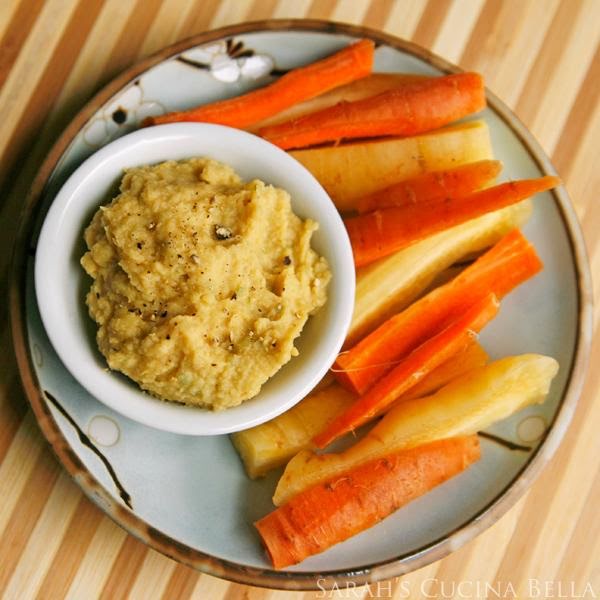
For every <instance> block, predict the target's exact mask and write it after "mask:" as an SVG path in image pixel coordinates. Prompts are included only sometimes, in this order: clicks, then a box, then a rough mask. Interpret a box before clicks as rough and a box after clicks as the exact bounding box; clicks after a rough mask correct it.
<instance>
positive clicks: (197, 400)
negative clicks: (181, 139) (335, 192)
mask: <svg viewBox="0 0 600 600" xmlns="http://www.w3.org/2000/svg"><path fill="white" fill-rule="evenodd" d="M317 227H318V225H317V223H315V222H314V221H311V220H310V219H307V220H304V221H303V220H302V219H300V218H299V217H297V216H296V215H295V214H294V213H293V212H292V209H291V205H290V197H289V194H288V193H287V192H285V191H284V190H281V189H278V188H275V187H273V186H270V185H267V184H265V183H263V182H262V181H258V180H255V181H251V182H243V181H241V179H240V178H239V176H238V175H237V174H236V173H235V172H234V171H233V169H232V168H231V167H229V166H227V165H225V164H221V163H218V162H215V161H213V160H209V159H202V158H194V159H189V160H182V161H178V162H174V161H168V162H164V163H161V164H158V165H154V166H145V167H139V168H134V169H129V170H127V171H126V172H125V175H124V177H123V179H122V181H121V186H120V193H119V194H118V196H116V198H114V200H113V201H112V202H111V203H110V204H109V205H108V206H103V207H101V208H100V209H99V210H98V212H97V213H96V214H95V215H94V217H93V219H92V222H91V224H90V225H89V227H88V228H87V229H86V231H85V241H86V243H87V246H88V249H89V250H88V252H86V254H85V255H84V256H83V258H82V259H81V264H82V265H83V268H84V269H85V270H86V271H87V273H88V274H89V275H91V276H92V278H93V279H94V281H93V284H92V286H91V289H90V291H89V293H88V294H87V305H88V308H89V312H90V315H91V317H92V318H93V319H94V320H95V321H96V322H97V324H98V332H97V342H98V346H99V348H100V351H101V352H102V354H103V355H104V356H105V357H106V360H107V361H108V365H109V366H110V368H111V369H115V370H118V371H121V372H122V373H124V374H125V375H127V376H128V377H130V378H131V379H133V380H134V381H136V382H137V383H138V384H139V385H140V386H141V387H142V388H143V389H145V390H147V391H149V392H151V393H152V394H153V395H155V396H157V397H159V398H162V399H164V400H172V401H177V402H183V403H185V404H194V405H199V406H202V407H206V408H211V409H216V410H220V409H224V408H228V407H232V406H236V405H238V404H240V403H242V402H243V401H244V400H247V399H249V398H252V397H253V396H255V395H256V394H258V392H259V390H260V388H261V386H262V385H263V384H264V383H265V381H267V379H269V377H271V376H272V375H274V374H275V373H276V372H277V371H278V370H279V369H280V368H281V367H282V366H283V365H284V364H285V363H287V362H288V361H289V360H290V358H291V357H292V356H295V355H297V354H298V352H297V350H296V348H295V347H294V339H295V338H296V337H297V336H298V335H299V334H300V332H301V331H302V328H303V326H304V324H305V323H306V320H307V319H308V317H309V315H311V314H313V313H314V312H315V311H316V310H318V309H319V308H320V307H321V306H322V305H323V304H324V303H325V301H326V287H327V283H328V282H329V279H330V277H331V273H330V271H329V267H328V264H327V262H326V260H325V259H324V258H323V257H321V256H319V255H318V254H317V253H316V252H315V251H314V250H312V249H311V247H310V238H311V235H312V233H313V231H315V230H316V229H317Z"/></svg>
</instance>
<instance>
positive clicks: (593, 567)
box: [555, 471, 600, 596]
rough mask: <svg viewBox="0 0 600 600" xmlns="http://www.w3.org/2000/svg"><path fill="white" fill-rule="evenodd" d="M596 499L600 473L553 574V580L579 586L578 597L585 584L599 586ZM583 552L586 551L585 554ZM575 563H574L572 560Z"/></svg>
mask: <svg viewBox="0 0 600 600" xmlns="http://www.w3.org/2000/svg"><path fill="white" fill-rule="evenodd" d="M598 498H600V471H598V472H597V473H596V477H595V479H594V484H593V485H592V487H591V488H590V492H589V494H588V497H587V499H586V502H585V505H584V506H583V508H582V510H581V512H580V515H579V520H578V522H577V527H576V528H575V530H574V531H573V534H572V535H571V538H570V539H569V545H568V547H567V550H566V551H565V554H564V557H563V561H562V563H561V565H560V568H559V569H558V571H557V572H556V576H555V577H556V580H557V581H563V582H578V587H579V591H578V595H580V596H581V595H583V591H584V590H583V589H581V588H584V587H585V584H584V582H586V581H590V580H591V579H592V578H593V577H595V580H596V584H595V585H597V583H600V569H599V568H598V557H599V556H600V519H599V518H598ZM584 549H585V550H584ZM575 556H576V557H577V560H575V561H574V560H573V557H575Z"/></svg>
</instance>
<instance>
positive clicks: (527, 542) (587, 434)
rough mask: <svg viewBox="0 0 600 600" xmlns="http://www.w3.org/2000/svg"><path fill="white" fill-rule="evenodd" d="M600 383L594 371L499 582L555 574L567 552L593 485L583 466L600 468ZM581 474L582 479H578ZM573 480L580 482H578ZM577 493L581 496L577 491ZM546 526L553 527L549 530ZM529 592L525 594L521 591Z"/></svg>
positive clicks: (596, 354) (529, 504)
mask: <svg viewBox="0 0 600 600" xmlns="http://www.w3.org/2000/svg"><path fill="white" fill-rule="evenodd" d="M590 359H591V364H598V363H597V361H599V360H600V344H598V343H596V344H595V348H594V349H593V351H592V354H591V357H590ZM599 383H600V372H599V371H598V370H595V371H594V370H593V371H592V372H591V373H590V377H589V378H588V381H587V383H586V387H585V389H584V392H583V395H582V398H581V400H580V403H579V406H578V409H577V412H576V414H575V417H574V419H573V423H572V425H571V427H570V429H569V431H568V433H567V435H566V437H565V438H564V440H563V442H562V444H561V447H560V449H559V451H558V452H557V454H556V456H555V457H554V459H553V460H552V462H551V463H550V464H549V465H548V467H547V468H546V469H545V471H544V472H543V473H542V475H541V477H540V479H539V481H538V484H537V485H536V486H535V488H534V489H532V490H531V492H530V493H529V496H528V498H527V500H526V503H525V507H524V509H523V513H522V515H521V519H520V526H519V530H518V535H515V536H513V539H512V540H511V543H510V544H509V546H508V549H507V553H506V555H505V556H504V559H503V561H502V564H501V565H500V568H499V570H498V573H497V579H498V580H505V581H506V580H508V579H510V578H512V579H514V580H515V581H518V582H523V581H526V580H527V578H531V577H538V576H540V567H541V565H543V567H544V572H545V573H546V574H550V576H553V575H554V573H555V572H556V570H557V568H558V564H559V563H560V560H561V559H562V556H563V555H564V551H565V544H566V541H568V539H569V536H570V533H571V531H572V529H573V528H574V527H575V525H576V522H574V520H573V518H572V515H578V514H579V512H580V510H581V509H582V504H583V501H584V500H585V497H586V495H587V493H588V491H589V487H590V485H591V481H590V480H585V479H583V480H582V478H581V477H580V473H579V472H578V470H577V468H576V467H577V465H578V464H585V465H586V469H589V470H590V472H593V473H595V472H597V471H598V468H599V467H600V438H599V437H598V435H597V424H598V422H600V403H598V402H594V401H593V400H594V395H595V394H594V392H595V391H596V390H597V389H598V384H599ZM578 476H579V477H578ZM574 479H577V480H578V482H577V484H575V482H574ZM574 489H577V493H573V490H574ZM544 523H552V527H548V528H546V529H545V528H544ZM521 591H522V592H523V593H525V590H524V589H523V590H521Z"/></svg>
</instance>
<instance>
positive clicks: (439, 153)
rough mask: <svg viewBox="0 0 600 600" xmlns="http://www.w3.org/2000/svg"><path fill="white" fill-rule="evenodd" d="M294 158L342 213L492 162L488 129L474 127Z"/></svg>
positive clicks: (334, 148) (456, 127)
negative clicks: (371, 198)
mask: <svg viewBox="0 0 600 600" xmlns="http://www.w3.org/2000/svg"><path fill="white" fill-rule="evenodd" d="M290 154H291V155H292V156H293V157H294V158H296V160H298V161H300V162H301V163H302V164H303V165H304V166H305V167H306V168H307V169H308V170H309V171H310V172H311V173H312V174H313V175H314V176H315V177H316V178H317V179H318V180H319V182H320V183H321V185H322V186H323V187H324V188H325V190H326V191H327V193H328V194H329V195H330V196H331V199H332V200H333V202H334V203H335V205H336V206H337V208H338V210H340V211H341V212H348V211H352V210H354V209H355V207H356V201H357V200H358V199H359V198H361V197H362V196H365V195H367V194H370V193H372V192H374V191H375V190H378V189H382V188H385V187H387V186H389V185H391V184H393V183H396V182H398V181H402V180H403V179H408V178H409V177H414V176H415V175H420V174H421V173H425V172H426V171H438V170H440V169H449V168H451V167H457V166H459V165H462V164H464V163H468V162H475V161H479V160H484V159H490V158H493V157H494V155H493V151H492V144H491V141H490V135H489V130H488V126H487V125H486V123H485V122H483V121H469V122H466V123H461V124H458V125H452V126H450V127H445V128H443V129H438V130H436V131H432V132H429V133H424V134H422V135H417V136H412V137H405V138H397V137H395V138H384V139H378V140H374V141H368V142H352V143H346V144H342V145H340V146H325V147H319V148H309V149H306V150H295V151H292V152H290Z"/></svg>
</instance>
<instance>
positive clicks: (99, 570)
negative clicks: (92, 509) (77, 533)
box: [66, 516, 127, 600]
mask: <svg viewBox="0 0 600 600" xmlns="http://www.w3.org/2000/svg"><path fill="white" fill-rule="evenodd" d="M126 538H127V533H125V531H124V530H123V529H121V528H120V527H118V526H117V525H115V524H114V523H113V522H112V521H111V520H110V519H109V518H108V517H104V516H103V517H102V520H101V522H100V525H99V527H98V529H97V530H96V533H95V534H94V537H93V538H92V540H91V542H90V545H89V546H88V549H87V552H86V554H85V556H84V557H83V560H82V561H81V563H80V565H79V567H78V569H77V574H76V575H75V578H74V579H73V583H72V584H71V586H70V587H69V591H68V592H67V595H66V600H81V598H98V597H99V596H100V594H101V592H102V588H103V587H104V584H105V582H106V580H107V579H108V577H109V575H110V570H111V567H112V565H113V563H114V561H115V560H116V558H117V555H118V554H119V551H120V550H121V547H122V546H123V543H124V542H125V539H126Z"/></svg>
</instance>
